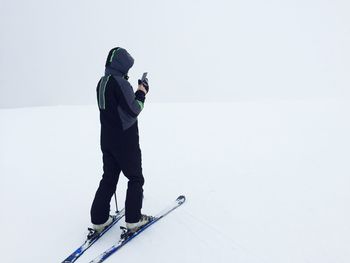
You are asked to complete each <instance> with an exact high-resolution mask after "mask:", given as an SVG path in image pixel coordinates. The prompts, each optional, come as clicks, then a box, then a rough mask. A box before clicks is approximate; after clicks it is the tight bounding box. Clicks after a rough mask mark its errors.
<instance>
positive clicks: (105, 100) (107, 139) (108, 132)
mask: <svg viewBox="0 0 350 263" xmlns="http://www.w3.org/2000/svg"><path fill="white" fill-rule="evenodd" d="M133 63H134V60H133V58H132V57H131V56H130V54H129V53H128V52H127V51H126V50H125V49H123V48H115V49H112V50H111V51H110V53H109V55H108V57H107V61H106V70H105V75H104V76H103V77H102V78H101V79H100V81H99V82H98V85H97V88H96V92H97V102H98V106H99V110H100V122H101V146H102V148H106V147H108V148H109V147H117V146H118V145H120V143H121V142H123V141H125V140H126V137H125V136H126V135H125V133H127V132H128V130H129V129H130V128H131V127H133V126H136V127H134V129H133V131H134V132H138V128H137V116H138V115H139V114H140V112H141V111H142V109H143V104H144V101H145V93H144V92H143V91H140V90H138V91H136V92H135V93H134V90H133V88H132V86H131V85H130V83H129V82H128V81H127V73H128V71H129V69H130V68H131V67H132V65H133ZM135 138H136V137H135ZM137 139H138V134H137Z"/></svg>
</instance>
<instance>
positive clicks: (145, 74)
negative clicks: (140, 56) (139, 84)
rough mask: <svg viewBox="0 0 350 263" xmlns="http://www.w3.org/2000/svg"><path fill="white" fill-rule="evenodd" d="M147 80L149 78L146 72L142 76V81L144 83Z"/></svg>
mask: <svg viewBox="0 0 350 263" xmlns="http://www.w3.org/2000/svg"><path fill="white" fill-rule="evenodd" d="M145 78H147V72H145V73H143V74H142V78H141V80H142V81H144V80H145Z"/></svg>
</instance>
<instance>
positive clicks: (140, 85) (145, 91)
mask: <svg viewBox="0 0 350 263" xmlns="http://www.w3.org/2000/svg"><path fill="white" fill-rule="evenodd" d="M137 90H141V91H143V92H144V93H145V94H147V90H146V89H145V87H144V86H143V85H142V84H139V86H138V88H137Z"/></svg>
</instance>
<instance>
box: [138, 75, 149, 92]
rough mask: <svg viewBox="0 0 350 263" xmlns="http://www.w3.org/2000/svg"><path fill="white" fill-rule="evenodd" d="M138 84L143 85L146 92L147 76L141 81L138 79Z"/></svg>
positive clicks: (147, 88) (147, 87) (147, 86)
mask: <svg viewBox="0 0 350 263" xmlns="http://www.w3.org/2000/svg"><path fill="white" fill-rule="evenodd" d="M138 84H139V85H142V86H144V87H145V89H146V90H147V93H148V90H149V85H148V78H145V79H144V80H143V81H142V80H140V79H139V80H138Z"/></svg>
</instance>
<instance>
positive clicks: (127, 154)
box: [90, 47, 152, 232]
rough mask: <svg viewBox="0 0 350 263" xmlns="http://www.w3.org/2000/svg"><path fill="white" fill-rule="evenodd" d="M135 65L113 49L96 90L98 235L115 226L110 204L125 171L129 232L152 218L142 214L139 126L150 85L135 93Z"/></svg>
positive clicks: (93, 209)
mask: <svg viewBox="0 0 350 263" xmlns="http://www.w3.org/2000/svg"><path fill="white" fill-rule="evenodd" d="M133 64H134V59H133V58H132V57H131V55H130V54H129V53H128V52H127V51H126V50H125V49H124V48H120V47H117V48H113V49H112V50H111V51H110V52H109V54H108V57H107V60H106V65H105V75H104V76H103V77H102V78H101V79H100V81H99V82H98V85H97V89H96V91H97V102H98V106H99V111H100V122H101V138H100V143H101V150H102V154H103V175H102V179H101V181H100V184H99V187H98V189H97V191H96V194H95V198H94V200H93V203H92V206H91V211H90V213H91V222H92V228H93V229H94V230H95V231H96V232H101V231H102V230H103V229H105V228H106V227H107V226H108V225H109V224H111V222H112V217H111V216H110V215H109V211H110V201H111V198H112V196H113V194H114V193H115V191H116V186H117V183H118V179H119V174H120V172H121V171H122V172H123V174H124V175H125V176H126V177H127V178H128V180H129V181H128V188H127V193H126V201H125V221H126V228H127V230H128V231H130V232H135V231H137V230H138V229H139V228H140V227H141V226H143V225H145V224H147V223H148V222H149V221H150V220H151V218H152V217H151V216H147V215H143V214H141V208H142V199H143V184H144V178H143V175H142V167H141V150H140V146H139V132H138V122H137V116H138V115H139V113H140V112H141V111H142V109H143V106H144V101H145V95H146V94H147V93H148V90H149V85H148V79H147V78H145V79H144V80H138V89H137V91H136V92H135V93H134V91H133V88H132V86H131V85H130V83H129V82H128V78H129V77H128V71H129V69H130V68H131V67H132V66H133Z"/></svg>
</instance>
